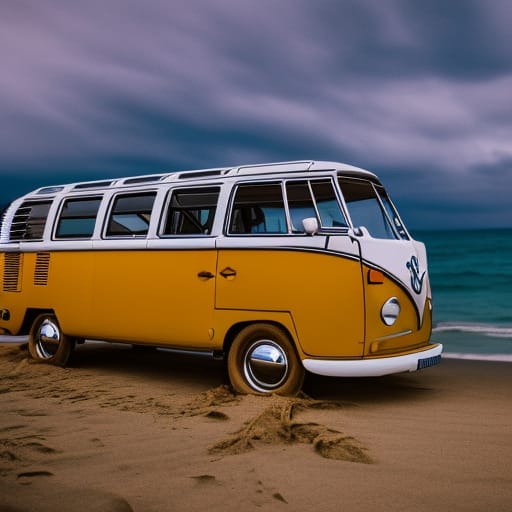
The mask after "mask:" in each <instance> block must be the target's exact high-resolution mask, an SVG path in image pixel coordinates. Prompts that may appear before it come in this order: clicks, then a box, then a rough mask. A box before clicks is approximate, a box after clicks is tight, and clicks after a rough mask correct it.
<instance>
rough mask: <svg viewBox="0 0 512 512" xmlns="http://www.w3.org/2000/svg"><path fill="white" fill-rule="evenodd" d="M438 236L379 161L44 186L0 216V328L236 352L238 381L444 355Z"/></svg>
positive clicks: (296, 379)
mask: <svg viewBox="0 0 512 512" xmlns="http://www.w3.org/2000/svg"><path fill="white" fill-rule="evenodd" d="M431 327H432V297H431V290H430V285H429V278H428V270H427V256H426V249H425V246H424V245H423V244H422V243H421V242H418V241H415V240H414V239H413V238H412V237H411V235H410V233H409V232H408V231H407V229H406V227H405V225H404V223H403V221H402V219H401V218H400V216H399V214H398V211H397V209H396V208H395V206H394V204H393V203H392V201H391V199H390V197H389V195H388V194H387V191H386V190H385V189H384V187H383V185H382V183H381V181H380V180H379V178H377V176H375V175H374V174H372V173H370V172H368V171H365V170H362V169H359V168H356V167H352V166H349V165H346V164H339V163H333V162H313V161H305V162H282V163H276V164H264V165H255V166H239V167H232V168H220V169H203V170H198V171H186V172H174V173H163V174H156V175H155V174H154V175H147V176H139V177H130V178H123V179H112V180H102V181H97V182H83V183H73V184H67V185H58V186H49V187H44V188H42V189H38V190H36V191H34V192H31V193H29V194H27V195H26V196H24V197H21V198H19V199H17V200H15V201H14V202H13V203H12V204H11V205H10V206H9V208H8V209H7V210H6V212H5V213H4V215H3V218H2V224H1V231H0V333H3V334H7V335H19V334H25V335H28V339H29V350H30V354H31V356H32V357H33V358H35V359H37V360H40V361H42V362H46V363H50V364H58V365H65V364H66V363H67V361H68V358H69V357H70V355H71V353H72V351H73V350H74V348H75V346H76V345H77V344H79V343H81V342H83V341H84V340H85V339H94V340H104V341H112V342H114V341H115V342H121V343H132V344H137V345H140V344H146V345H151V346H156V347H165V348H171V349H179V350H189V351H192V352H198V351H201V352H204V353H208V354H212V355H216V356H219V355H223V356H224V358H225V360H226V362H227V367H228V373H229V376H230V379H231V382H232V384H233V386H234V388H235V389H236V390H237V391H240V392H248V393H265V394H266V393H281V394H294V393H297V392H298V391H299V390H300V388H301V385H302V381H303V378H304V374H305V371H310V372H313V373H317V374H321V375H327V376H335V377H344V376H346V377H353V376H379V375H386V374H390V373H398V372H407V371H416V370H420V369H424V368H428V367H430V366H432V365H435V364H437V363H439V361H440V358H441V352H442V346H441V345H440V344H437V343H431V342H430V335H431Z"/></svg>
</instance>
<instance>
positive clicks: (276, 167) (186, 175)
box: [25, 160, 380, 197]
mask: <svg viewBox="0 0 512 512" xmlns="http://www.w3.org/2000/svg"><path fill="white" fill-rule="evenodd" d="M326 170H329V171H337V172H340V173H342V174H344V175H347V176H359V177H364V178H367V179H370V180H371V181H373V182H375V183H380V181H379V179H378V177H377V176H376V175H375V174H373V173H371V172H369V171H366V170H364V169H361V168H359V167H355V166H353V165H349V164H344V163H340V162H326V161H314V160H302V161H290V162H273V163H264V164H254V165H241V166H235V167H217V168H210V169H195V170H187V171H170V172H165V173H161V174H144V175H140V176H130V177H126V178H112V179H106V180H97V181H83V182H77V183H69V184H63V185H52V186H47V187H41V188H39V189H36V190H34V191H32V192H30V193H28V194H26V196H25V197H33V196H39V197H41V196H45V195H50V194H56V193H58V192H71V191H77V192H78V191H85V190H88V189H96V190H98V189H110V188H118V187H126V186H131V185H137V184H140V185H144V184H148V185H151V184H156V183H168V182H176V181H185V180H201V179H211V178H215V177H223V178H226V177H236V176H258V175H260V176H265V175H269V174H285V173H286V174H287V173H296V172H311V173H314V172H318V171H326Z"/></svg>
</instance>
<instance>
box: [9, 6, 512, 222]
mask: <svg viewBox="0 0 512 512" xmlns="http://www.w3.org/2000/svg"><path fill="white" fill-rule="evenodd" d="M511 10H512V7H510V5H509V2H507V1H506V0H503V1H500V0H496V1H494V2H488V3H482V2H479V1H472V0H464V1H462V0H454V1H453V2H442V1H440V0H439V1H433V2H427V3H425V2H423V3H422V2H413V3H411V2H409V1H405V0H384V1H377V0H358V1H355V0H343V1H341V2H340V1H334V0H333V1H328V0H319V1H318V2H314V3H312V2H309V1H307V0H280V1H279V2H273V1H270V0H261V1H251V0H218V1H216V2H210V1H206V0H196V1H194V2H188V1H184V0H179V1H178V0H173V1H168V0H167V1H164V0H148V1H147V2H144V3H141V2H138V1H135V0H111V1H109V2H103V1H100V0H89V1H88V2H69V1H67V0H48V1H47V2H38V1H36V0H20V1H18V2H11V3H10V5H8V6H7V7H4V8H3V13H2V20H1V21H0V57H1V58H0V65H1V67H2V72H1V73H0V92H1V94H0V111H1V112H2V118H1V120H0V135H1V136H0V169H1V171H0V172H1V173H2V176H10V179H11V183H13V184H14V177H15V176H19V175H24V176H26V177H27V181H30V180H31V179H32V181H33V182H34V183H35V180H36V178H35V176H37V180H39V181H41V180H42V179H44V178H45V177H46V178H50V176H51V177H52V179H53V178H55V180H57V181H59V182H60V181H62V180H64V179H68V178H69V179H72V180H74V179H80V180H83V179H87V178H88V177H91V178H97V177H102V176H107V175H108V176H113V175H123V174H125V175H127V174H134V173H143V172H155V171H162V170H166V169H173V168H186V167H193V168H199V167H203V166H205V167H210V166H217V165H231V164H239V163H250V162H259V161H260V162H261V161H270V160H283V159H300V158H317V159H335V160H343V161H348V162H349V163H354V164H356V165H362V166H365V167H370V168H371V169H373V170H375V171H376V172H378V173H379V174H381V173H384V178H385V181H387V182H388V183H390V185H391V187H393V188H396V190H397V192H398V195H399V197H404V198H405V199H407V197H405V188H406V187H405V186H403V183H402V182H403V180H404V177H407V180H409V179H412V178H414V182H415V183H418V184H419V185H420V186H421V190H422V191H429V194H430V195H429V197H430V198H431V201H437V200H439V201H440V202H439V203H438V204H439V205H440V206H442V207H446V205H445V203H444V202H443V200H442V198H443V194H444V192H443V186H445V185H443V183H445V184H446V183H457V181H458V180H463V181H464V183H465V188H466V189H467V193H468V194H469V195H470V196H471V197H473V196H476V192H477V191H478V187H480V186H481V183H482V179H483V178H482V176H484V175H489V174H492V172H493V170H496V173H497V174H499V173H503V172H506V169H507V165H508V163H509V162H510V161H511V160H512V144H511V143H510V141H511V140H512V137H511V135H512V107H511V105H510V101H509V97H510V93H509V91H510V89H511V85H512V83H511V82H512V55H511V53H512V44H511V43H512V36H511V35H510V31H509V29H508V26H507V22H506V20H507V19H508V18H509V14H510V11H511ZM31 177H32V178H31ZM59 178H62V180H60V179H59ZM489 182H490V183H491V185H492V180H489ZM38 185H39V182H38ZM38 185H37V186H38ZM410 189H411V187H409V191H408V193H410ZM1 194H2V192H0V195H1ZM3 194H4V199H2V198H1V197H0V202H2V201H5V200H6V196H7V194H6V193H3ZM417 196H418V199H422V198H420V197H419V194H417ZM497 196H499V197H501V196H500V195H499V194H497ZM474 200H475V201H477V198H476V197H475V199H474ZM500 201H501V199H500ZM432 204H434V203H432ZM436 204H437V203H436ZM500 208H503V203H499V204H496V205H495V215H499V212H500Z"/></svg>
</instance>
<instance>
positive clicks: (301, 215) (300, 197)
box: [286, 181, 317, 233]
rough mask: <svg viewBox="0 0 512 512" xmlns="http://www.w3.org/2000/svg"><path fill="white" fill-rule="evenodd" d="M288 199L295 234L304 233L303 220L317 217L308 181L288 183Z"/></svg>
mask: <svg viewBox="0 0 512 512" xmlns="http://www.w3.org/2000/svg"><path fill="white" fill-rule="evenodd" d="M286 197H287V199H288V209H289V211H290V220H291V223H292V232H293V233H302V232H303V231H304V228H303V226H302V220H303V219H306V218H308V217H315V218H316V217H317V215H316V212H315V206H314V204H313V199H312V197H311V191H310V190H309V185H308V182H307V181H289V182H287V183H286Z"/></svg>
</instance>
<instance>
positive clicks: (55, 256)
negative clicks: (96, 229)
mask: <svg viewBox="0 0 512 512" xmlns="http://www.w3.org/2000/svg"><path fill="white" fill-rule="evenodd" d="M9 254H12V253H4V255H3V257H4V260H5V258H6V255H9ZM20 256H21V258H20V267H19V274H20V284H19V289H18V291H17V292H16V291H13V292H10V291H2V300H1V302H2V304H1V306H2V307H6V306H8V308H9V311H10V313H11V320H10V321H9V322H7V325H6V328H7V329H9V330H10V331H11V332H12V334H18V333H19V331H20V329H21V325H22V323H23V319H24V317H25V313H26V311H27V309H36V310H53V311H55V313H56V315H57V318H59V322H60V323H61V327H62V329H63V330H64V332H66V333H67V334H75V333H81V332H82V331H83V329H85V328H86V326H87V325H88V324H90V323H91V318H90V301H91V294H92V287H91V283H92V253H91V252H88V251H77V252H72V251H55V252H50V251H41V252H24V253H21V254H20ZM3 288H5V279H4V283H3Z"/></svg>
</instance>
